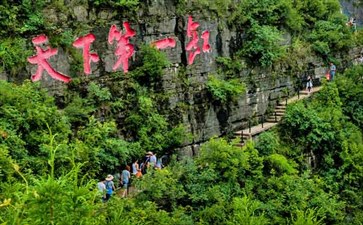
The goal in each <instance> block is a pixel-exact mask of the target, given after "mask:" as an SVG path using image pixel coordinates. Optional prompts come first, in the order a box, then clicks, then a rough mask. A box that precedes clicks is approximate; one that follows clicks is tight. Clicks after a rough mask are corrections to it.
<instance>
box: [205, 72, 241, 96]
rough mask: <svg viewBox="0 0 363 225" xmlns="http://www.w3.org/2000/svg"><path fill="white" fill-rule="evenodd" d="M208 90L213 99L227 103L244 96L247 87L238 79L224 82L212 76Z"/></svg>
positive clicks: (209, 79) (208, 83)
mask: <svg viewBox="0 0 363 225" xmlns="http://www.w3.org/2000/svg"><path fill="white" fill-rule="evenodd" d="M207 89H208V91H209V92H210V93H211V94H212V97H213V99H215V100H217V101H221V102H223V103H226V102H229V101H233V100H235V99H236V98H237V97H238V96H240V95H243V94H244V92H245V90H246V86H245V84H243V83H241V81H240V80H239V79H237V78H235V79H230V80H222V79H218V78H217V77H216V76H213V75H210V76H209V78H208V82H207Z"/></svg>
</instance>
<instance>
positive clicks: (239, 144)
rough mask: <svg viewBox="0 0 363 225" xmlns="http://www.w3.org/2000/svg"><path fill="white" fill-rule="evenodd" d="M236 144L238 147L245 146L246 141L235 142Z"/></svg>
mask: <svg viewBox="0 0 363 225" xmlns="http://www.w3.org/2000/svg"><path fill="white" fill-rule="evenodd" d="M234 146H236V147H243V146H245V143H244V142H243V143H236V144H234Z"/></svg>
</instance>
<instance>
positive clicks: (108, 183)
mask: <svg viewBox="0 0 363 225" xmlns="http://www.w3.org/2000/svg"><path fill="white" fill-rule="evenodd" d="M105 186H106V199H105V201H108V200H109V199H110V198H111V196H112V193H113V191H114V190H116V188H115V185H114V183H113V176H112V175H110V174H109V175H107V177H106V182H105Z"/></svg>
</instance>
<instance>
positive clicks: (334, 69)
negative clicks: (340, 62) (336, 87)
mask: <svg viewBox="0 0 363 225" xmlns="http://www.w3.org/2000/svg"><path fill="white" fill-rule="evenodd" d="M336 69H337V68H336V66H335V65H334V64H333V63H332V62H330V69H329V74H330V79H329V80H330V81H333V79H334V76H335V71H336Z"/></svg>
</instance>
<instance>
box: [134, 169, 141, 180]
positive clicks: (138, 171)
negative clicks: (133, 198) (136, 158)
mask: <svg viewBox="0 0 363 225" xmlns="http://www.w3.org/2000/svg"><path fill="white" fill-rule="evenodd" d="M135 176H136V178H140V177H142V172H141V169H138V170H137V173H136V175H135Z"/></svg>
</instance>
